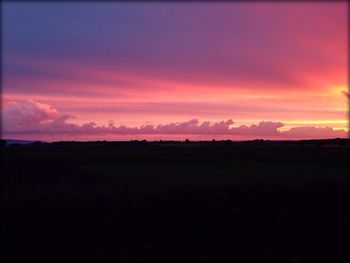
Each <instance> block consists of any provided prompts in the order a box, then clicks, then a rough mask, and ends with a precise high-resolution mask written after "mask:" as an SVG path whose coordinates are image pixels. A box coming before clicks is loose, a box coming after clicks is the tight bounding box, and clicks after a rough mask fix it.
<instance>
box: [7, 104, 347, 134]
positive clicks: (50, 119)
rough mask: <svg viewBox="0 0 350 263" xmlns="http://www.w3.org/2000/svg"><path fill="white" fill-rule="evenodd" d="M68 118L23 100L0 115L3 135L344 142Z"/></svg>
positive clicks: (313, 130)
mask: <svg viewBox="0 0 350 263" xmlns="http://www.w3.org/2000/svg"><path fill="white" fill-rule="evenodd" d="M71 118H72V117H71V116H70V115H68V114H61V113H59V111H58V110H56V109H55V108H53V107H51V106H50V105H48V104H45V103H41V102H37V101H33V100H26V101H24V102H11V103H9V104H8V105H7V107H6V108H5V109H4V111H3V123H2V124H3V131H2V132H3V134H4V135H13V134H17V135H21V134H23V135H28V134H36V135H38V134H46V135H47V134H49V135H74V136H76V135H82V136H83V135H100V136H101V138H103V136H104V135H108V134H116V135H149V134H151V135H152V134H153V135H155V134H163V135H164V134H166V135H208V136H216V135H228V136H229V135H241V136H242V135H243V136H255V137H256V138H268V137H271V136H273V137H280V138H285V139H295V138H313V139H316V138H317V139H319V138H335V137H339V138H346V137H348V134H347V132H346V131H344V130H335V129H333V128H329V127H322V128H317V127H312V126H310V127H293V128H291V129H289V130H287V131H281V130H280V128H282V127H283V126H284V124H283V123H282V122H273V121H262V122H260V123H258V124H253V125H250V126H247V125H241V126H238V127H234V126H233V125H234V121H233V120H232V119H229V120H226V121H218V122H209V121H204V122H200V121H199V120H198V119H191V120H189V121H185V122H172V123H168V124H159V125H153V124H147V125H142V126H140V127H128V126H125V125H120V126H115V124H114V122H113V121H110V123H109V124H108V125H100V126H99V125H97V124H96V123H95V122H87V123H84V124H82V125H78V124H74V123H69V122H68V120H69V119H71Z"/></svg>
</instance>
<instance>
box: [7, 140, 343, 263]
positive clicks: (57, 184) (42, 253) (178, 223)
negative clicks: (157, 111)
mask: <svg viewBox="0 0 350 263" xmlns="http://www.w3.org/2000/svg"><path fill="white" fill-rule="evenodd" d="M348 153H349V141H348V140H328V141H303V142H269V141H252V142H240V143H236V142H231V141H223V142H197V143H195V142H189V141H187V142H186V143H180V142H153V143H149V142H145V141H143V142H138V141H134V142H89V143H77V142H60V143H51V144H44V143H35V144H31V145H10V146H6V147H5V146H3V147H2V158H1V159H2V162H3V165H2V183H3V186H2V201H3V208H2V210H3V213H2V219H3V220H2V222H3V223H2V224H3V225H2V250H3V253H2V254H3V259H4V260H5V262H18V261H25V262H28V261H30V262H31V261H37V262H38V261H40V262H67V261H71V260H73V261H75V262H79V261H84V262H104V261H105V262H152V261H153V262H345V261H347V256H348V255H347V248H348V247H349V238H348V236H349V231H348V223H349V216H348V213H347V211H348V204H349V203H348V202H347V187H348V186H349V185H348V183H349V178H348V173H349V165H348V162H347V161H348Z"/></svg>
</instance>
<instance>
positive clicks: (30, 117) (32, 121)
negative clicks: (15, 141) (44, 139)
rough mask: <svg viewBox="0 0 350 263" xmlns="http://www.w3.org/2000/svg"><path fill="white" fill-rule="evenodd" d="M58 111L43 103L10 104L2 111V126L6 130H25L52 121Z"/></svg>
mask: <svg viewBox="0 0 350 263" xmlns="http://www.w3.org/2000/svg"><path fill="white" fill-rule="evenodd" d="M57 117H58V111H57V110H56V109H54V108H52V107H51V106H50V105H48V104H45V103H40V102H36V101H33V100H26V101H24V102H10V103H8V105H7V107H6V108H5V109H4V111H3V125H4V128H5V130H6V129H14V130H16V129H19V130H20V129H23V128H24V129H27V128H30V127H34V126H36V125H42V124H44V123H45V122H48V121H54V120H55V119H56V118H57Z"/></svg>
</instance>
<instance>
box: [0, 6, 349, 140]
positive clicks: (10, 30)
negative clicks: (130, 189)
mask: <svg viewBox="0 0 350 263" xmlns="http://www.w3.org/2000/svg"><path fill="white" fill-rule="evenodd" d="M2 5H3V6H2V7H3V10H2V11H3V18H2V19H3V21H2V40H3V47H2V59H3V61H2V63H3V64H2V66H3V72H2V104H1V107H2V109H1V110H2V133H3V134H2V137H3V138H14V139H15V138H17V139H35V140H38V139H40V140H48V141H52V140H63V139H65V140H66V139H74V140H88V139H99V140H114V139H115V140H129V139H149V140H158V139H184V138H189V139H194V140H196V139H198V140H199V139H206V140H211V139H233V140H235V139H236V140H245V139H260V138H263V139H284V140H287V139H311V138H336V137H347V136H348V133H347V132H348V120H347V118H348V102H349V96H348V95H347V94H348V93H347V91H348V88H349V87H348V79H347V77H348V76H347V75H348V65H349V64H348V36H347V32H348V28H347V27H348V13H347V11H348V6H347V5H348V3H347V2H346V1H344V2H333V3H332V1H329V2H318V3H317V2H310V3H306V2H296V3H292V2H283V3H273V2H250V3H242V2H221V3H209V2H202V3H194V2H192V3H176V2H170V3H169V2H168V3H156V2H149V3H112V2H104V3H97V2H91V3H82V2H75V3H57V2H56V3H43V2H37V3H35V2H33V3H2Z"/></svg>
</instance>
